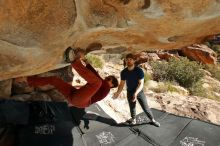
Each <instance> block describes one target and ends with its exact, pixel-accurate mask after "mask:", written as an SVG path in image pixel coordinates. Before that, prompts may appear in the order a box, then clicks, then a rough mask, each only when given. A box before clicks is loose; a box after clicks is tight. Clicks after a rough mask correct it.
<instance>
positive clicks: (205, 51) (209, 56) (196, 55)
mask: <svg viewBox="0 0 220 146" xmlns="http://www.w3.org/2000/svg"><path fill="white" fill-rule="evenodd" d="M182 53H183V54H184V55H185V56H187V57H188V58H190V59H192V60H195V61H198V62H202V63H204V64H216V62H217V54H216V53H215V52H214V51H213V50H212V49H210V48H209V47H207V46H206V45H197V44H194V45H192V46H188V47H185V48H183V49H182Z"/></svg>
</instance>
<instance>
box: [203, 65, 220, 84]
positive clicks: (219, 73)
mask: <svg viewBox="0 0 220 146" xmlns="http://www.w3.org/2000/svg"><path fill="white" fill-rule="evenodd" d="M205 69H206V70H208V71H209V72H210V73H211V74H212V76H213V77H214V78H216V79H217V80H219V81H220V65H206V66H205Z"/></svg>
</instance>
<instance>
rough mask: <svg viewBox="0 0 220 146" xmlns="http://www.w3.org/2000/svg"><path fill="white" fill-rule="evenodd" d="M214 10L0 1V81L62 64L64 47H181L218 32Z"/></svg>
mask: <svg viewBox="0 0 220 146" xmlns="http://www.w3.org/2000/svg"><path fill="white" fill-rule="evenodd" d="M219 11H220V1H219V0H198V1H185V0H179V1H175V0H167V1H161V0H75V1H73V0H65V1H62V0H3V1H0V60H1V62H0V80H5V79H9V78H15V77H18V76H25V75H33V74H39V73H42V72H46V71H50V70H53V69H56V68H60V67H63V66H65V64H63V63H62V58H63V52H64V50H65V49H66V48H67V47H68V46H73V47H82V48H86V47H87V46H89V45H90V44H91V43H94V42H96V43H100V44H102V46H103V47H102V50H104V52H107V53H111V52H116V53H118V54H121V53H125V52H126V51H133V52H138V51H141V50H147V49H151V50H152V48H153V49H155V48H156V49H173V48H181V47H183V46H187V45H190V44H192V43H196V42H200V41H201V40H203V39H204V37H205V36H208V35H214V34H218V33H220V25H219V24H220V19H219V18H220V13H219Z"/></svg>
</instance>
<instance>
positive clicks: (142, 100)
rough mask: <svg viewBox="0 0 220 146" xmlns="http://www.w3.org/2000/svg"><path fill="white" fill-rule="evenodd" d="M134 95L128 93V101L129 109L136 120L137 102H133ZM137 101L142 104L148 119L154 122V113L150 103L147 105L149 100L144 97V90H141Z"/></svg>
mask: <svg viewBox="0 0 220 146" xmlns="http://www.w3.org/2000/svg"><path fill="white" fill-rule="evenodd" d="M133 95H134V93H133V92H129V91H127V99H128V103H129V108H130V113H131V117H132V118H135V116H136V101H135V102H132V98H133ZM137 101H138V102H139V103H140V105H141V107H142V109H143V111H144V112H145V114H146V115H147V116H148V118H149V119H150V120H152V119H153V118H154V117H153V113H152V112H151V110H150V108H149V106H148V103H147V98H146V96H145V95H144V92H143V90H141V92H139V93H138V95H137Z"/></svg>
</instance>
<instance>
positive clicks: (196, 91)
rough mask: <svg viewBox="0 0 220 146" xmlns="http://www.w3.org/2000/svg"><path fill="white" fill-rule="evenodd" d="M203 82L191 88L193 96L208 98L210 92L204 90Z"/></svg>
mask: <svg viewBox="0 0 220 146" xmlns="http://www.w3.org/2000/svg"><path fill="white" fill-rule="evenodd" d="M202 85H203V82H202V81H198V82H196V83H194V84H193V85H192V86H191V87H190V88H189V92H190V94H191V95H195V96H200V97H207V96H208V90H207V89H206V88H204V87H203V86H202Z"/></svg>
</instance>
